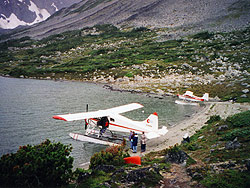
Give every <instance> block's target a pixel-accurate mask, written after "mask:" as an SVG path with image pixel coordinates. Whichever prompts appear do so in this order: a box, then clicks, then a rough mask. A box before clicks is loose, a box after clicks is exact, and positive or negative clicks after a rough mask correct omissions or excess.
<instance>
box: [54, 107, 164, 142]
mask: <svg viewBox="0 0 250 188" xmlns="http://www.w3.org/2000/svg"><path fill="white" fill-rule="evenodd" d="M142 107H143V105H141V104H139V103H131V104H127V105H122V106H118V107H114V108H109V109H106V110H98V111H92V112H82V113H76V114H65V115H56V116H53V118H54V119H57V120H64V121H75V120H84V121H85V134H78V133H70V134H69V136H70V137H71V138H73V139H75V140H79V141H84V142H92V143H96V144H103V145H118V144H120V143H121V141H122V140H123V139H124V138H125V137H124V136H121V134H120V135H119V134H115V132H122V133H129V132H130V131H134V132H135V133H137V134H142V132H144V133H145V136H146V138H148V139H152V138H157V137H159V136H162V135H164V134H166V133H167V132H168V130H167V128H166V127H165V126H163V127H162V128H161V129H159V128H158V115H157V113H156V112H154V113H153V114H151V115H150V116H149V117H148V118H147V119H146V120H144V121H134V120H131V119H129V118H127V117H125V116H123V115H121V114H122V113H124V112H128V111H132V110H135V109H139V108H142Z"/></svg>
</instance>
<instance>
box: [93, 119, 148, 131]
mask: <svg viewBox="0 0 250 188" xmlns="http://www.w3.org/2000/svg"><path fill="white" fill-rule="evenodd" d="M90 119H91V120H93V121H98V120H97V119H94V118H90ZM109 124H110V125H113V126H116V127H121V128H124V129H129V130H132V131H137V132H147V131H140V130H137V129H133V128H128V127H125V126H122V125H117V124H114V123H109Z"/></svg>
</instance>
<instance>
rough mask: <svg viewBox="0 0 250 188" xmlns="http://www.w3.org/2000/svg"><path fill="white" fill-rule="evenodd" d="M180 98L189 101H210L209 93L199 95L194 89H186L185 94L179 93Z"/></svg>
mask: <svg viewBox="0 0 250 188" xmlns="http://www.w3.org/2000/svg"><path fill="white" fill-rule="evenodd" d="M177 96H178V97H179V99H182V100H187V101H192V102H203V101H208V98H209V94H208V93H205V94H204V95H203V97H197V96H195V95H194V94H193V92H192V91H186V92H185V93H184V94H183V95H179V94H178V95H177Z"/></svg>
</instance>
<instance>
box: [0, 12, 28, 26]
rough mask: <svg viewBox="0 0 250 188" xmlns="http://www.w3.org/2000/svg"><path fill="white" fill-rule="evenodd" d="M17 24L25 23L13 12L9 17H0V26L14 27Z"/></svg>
mask: <svg viewBox="0 0 250 188" xmlns="http://www.w3.org/2000/svg"><path fill="white" fill-rule="evenodd" d="M19 25H27V23H26V22H24V21H21V20H19V19H18V18H17V17H16V15H15V14H13V13H12V14H11V15H10V17H9V18H6V17H5V19H4V18H0V28H3V29H14V28H15V27H17V26H19Z"/></svg>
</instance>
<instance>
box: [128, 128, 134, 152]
mask: <svg viewBox="0 0 250 188" xmlns="http://www.w3.org/2000/svg"><path fill="white" fill-rule="evenodd" d="M133 137H134V132H133V131H130V134H129V141H130V148H131V149H133Z"/></svg>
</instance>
